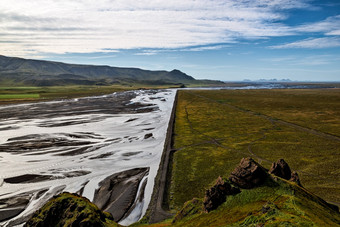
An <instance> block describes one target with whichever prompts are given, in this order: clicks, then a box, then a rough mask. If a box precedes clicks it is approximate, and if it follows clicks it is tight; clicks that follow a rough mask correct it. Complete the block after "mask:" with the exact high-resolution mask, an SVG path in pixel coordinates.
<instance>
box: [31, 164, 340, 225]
mask: <svg viewBox="0 0 340 227" xmlns="http://www.w3.org/2000/svg"><path fill="white" fill-rule="evenodd" d="M188 190H190V189H188ZM65 198H66V199H67V201H65ZM79 198H80V197H78V196H75V195H70V194H65V193H64V194H62V195H59V196H58V197H56V198H54V199H52V200H51V201H49V202H48V203H47V204H46V205H44V207H43V208H41V209H40V210H39V211H37V212H36V213H35V214H34V215H33V217H32V218H31V219H30V220H29V221H28V222H27V224H26V226H40V225H41V224H50V222H51V220H54V219H55V217H57V219H58V222H59V224H64V225H65V224H66V223H67V224H69V225H66V226H73V225H72V224H75V223H82V222H88V223H86V224H89V222H91V223H94V222H95V223H96V225H84V226H117V224H116V223H114V222H113V221H112V218H110V217H111V216H110V215H109V214H106V213H101V212H100V211H98V210H97V208H96V209H93V208H91V209H87V210H86V215H80V214H79V212H78V210H81V211H82V210H83V208H82V209H79V208H78V207H79V206H80V207H84V205H82V203H83V201H86V204H87V206H88V207H95V206H94V205H93V204H91V203H90V202H89V201H88V200H86V199H84V198H82V199H81V200H80V199H79ZM70 207H71V208H72V209H71V208H70ZM52 217H53V218H52ZM53 224H55V223H53ZM339 225H340V214H339V210H338V207H336V206H334V205H331V204H328V203H327V202H325V201H324V200H323V199H321V198H319V197H317V196H315V195H313V194H312V193H310V192H309V191H307V190H306V189H305V188H303V187H302V186H301V184H300V181H299V177H298V175H297V173H296V172H294V171H293V172H291V171H290V168H289V166H288V164H287V163H286V162H285V161H284V160H282V159H281V160H279V161H277V162H275V163H273V165H272V167H271V169H270V170H269V171H268V170H267V169H265V168H264V167H262V166H261V165H260V164H258V163H257V162H255V161H254V160H253V159H251V158H244V159H242V160H241V162H240V164H239V165H238V166H237V167H236V168H235V170H234V171H233V172H232V173H231V175H230V177H229V179H223V178H222V177H219V178H218V179H217V181H216V184H215V185H214V186H212V187H211V188H210V189H208V190H206V193H205V197H204V199H202V198H201V199H193V200H191V201H188V202H186V203H185V204H184V207H183V208H182V209H181V210H180V211H179V212H178V213H177V215H176V216H175V217H174V218H173V219H171V220H166V221H164V222H163V223H158V224H153V225H150V226H193V227H196V226H254V227H255V226H256V227H257V226H339ZM133 226H148V224H147V223H144V224H143V223H135V224H134V225H133Z"/></svg>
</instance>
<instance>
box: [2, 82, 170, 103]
mask: <svg viewBox="0 0 340 227" xmlns="http://www.w3.org/2000/svg"><path fill="white" fill-rule="evenodd" d="M167 87H169V86H152V85H150V86H145V85H144V86H142V85H140V86H139V85H133V86H132V85H131V86H121V85H119V86H118V85H117V86H116V85H112V86H51V87H49V86H46V87H0V105H1V104H10V103H18V102H25V101H43V100H45V101H46V100H51V99H68V98H78V97H85V96H93V95H104V94H110V93H113V92H117V91H126V90H136V89H140V88H145V89H153V88H167Z"/></svg>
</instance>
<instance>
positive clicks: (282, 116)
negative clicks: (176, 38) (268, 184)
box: [168, 89, 340, 212]
mask: <svg viewBox="0 0 340 227" xmlns="http://www.w3.org/2000/svg"><path fill="white" fill-rule="evenodd" d="M339 100H340V90H339V89H327V90H326V89H311V90H290V89H289V90H288V89H287V90H215V91H212V90H209V91H207V90H206V91H202V90H201V91H179V97H178V106H177V112H176V123H175V142H174V147H175V149H177V151H176V152H175V153H174V156H173V167H172V179H171V187H170V193H169V198H168V199H169V206H170V209H171V210H173V211H174V212H175V211H178V210H179V209H180V208H181V207H182V205H183V204H184V203H185V202H186V201H188V200H191V199H192V198H194V197H197V198H202V197H203V195H204V191H205V189H206V188H208V186H209V184H211V182H213V181H214V180H215V179H216V177H217V176H218V175H221V176H226V175H228V174H229V173H230V172H231V171H232V169H233V168H234V167H235V165H236V164H237V163H238V162H239V160H240V159H241V158H243V157H245V156H251V157H253V158H254V159H255V160H257V161H258V162H259V163H262V165H264V166H265V167H266V168H269V166H270V164H271V163H272V162H273V161H275V160H277V159H278V158H284V159H285V160H286V161H287V162H288V163H289V164H290V166H291V168H292V169H293V170H295V171H297V172H298V174H299V175H300V178H301V182H302V184H303V185H304V186H305V188H307V189H308V190H310V191H312V192H313V193H315V194H317V195H319V196H322V198H324V199H326V200H327V201H329V202H333V203H336V204H339V203H340V188H339V183H340V178H339V176H340V168H339V167H340V166H339V162H338V157H339V152H340V151H339V147H340V131H339V129H340V118H339V116H340V103H339Z"/></svg>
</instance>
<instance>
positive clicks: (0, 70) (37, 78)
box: [0, 55, 198, 86]
mask: <svg viewBox="0 0 340 227" xmlns="http://www.w3.org/2000/svg"><path fill="white" fill-rule="evenodd" d="M0 83H1V84H9V85H10V84H22V85H34V86H44V85H45V86H48V85H69V84H88V85H94V84H97V85H110V84H119V83H142V84H159V85H161V84H189V83H198V81H197V80H195V79H194V78H193V77H191V76H189V75H187V74H185V73H183V72H181V71H179V70H176V69H175V70H172V71H170V72H169V71H165V70H160V71H151V70H143V69H139V68H120V67H111V66H105V65H103V66H97V65H81V64H67V63H62V62H54V61H45V60H31V59H24V58H17V57H6V56H2V55H0Z"/></svg>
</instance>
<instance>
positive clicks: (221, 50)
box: [0, 0, 340, 81]
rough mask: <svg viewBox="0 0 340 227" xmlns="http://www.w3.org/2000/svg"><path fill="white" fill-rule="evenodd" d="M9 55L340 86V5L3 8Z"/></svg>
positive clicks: (40, 2) (42, 0) (255, 0)
mask: <svg viewBox="0 0 340 227" xmlns="http://www.w3.org/2000/svg"><path fill="white" fill-rule="evenodd" d="M0 54H1V55H6V56H17V57H25V58H34V59H46V60H54V61H62V62H68V63H79V64H95V65H110V66H119V67H139V68H143V69H150V70H163V69H165V70H172V69H179V70H181V71H183V72H185V73H187V74H189V75H191V76H193V77H195V78H198V79H203V78H206V79H217V80H225V81H237V80H243V79H251V80H256V79H271V78H277V79H286V78H288V79H291V80H310V81H340V1H339V0H321V1H319V0H318V1H317V0H315V1H314V0H196V1H195V0H186V1H183V0H172V1H164V0H96V1H93V0H77V1H69V0H31V1H27V0H1V4H0Z"/></svg>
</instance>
